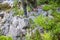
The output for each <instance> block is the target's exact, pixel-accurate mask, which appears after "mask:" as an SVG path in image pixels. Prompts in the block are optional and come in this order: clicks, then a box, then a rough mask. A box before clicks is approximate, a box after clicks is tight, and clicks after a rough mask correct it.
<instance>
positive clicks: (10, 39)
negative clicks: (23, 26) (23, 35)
mask: <svg viewBox="0 0 60 40" xmlns="http://www.w3.org/2000/svg"><path fill="white" fill-rule="evenodd" d="M0 40H12V38H11V37H8V36H0Z"/></svg>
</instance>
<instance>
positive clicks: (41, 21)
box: [34, 15, 54, 30]
mask: <svg viewBox="0 0 60 40" xmlns="http://www.w3.org/2000/svg"><path fill="white" fill-rule="evenodd" d="M34 22H35V23H36V24H37V25H40V26H42V27H43V28H44V29H49V30H50V29H51V28H52V25H53V23H54V22H53V20H52V19H49V18H48V17H45V16H43V15H40V16H38V17H37V18H36V19H35V20H34Z"/></svg>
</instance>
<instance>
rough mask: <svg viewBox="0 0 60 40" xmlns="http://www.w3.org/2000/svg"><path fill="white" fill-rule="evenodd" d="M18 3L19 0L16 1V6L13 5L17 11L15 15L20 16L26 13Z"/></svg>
mask: <svg viewBox="0 0 60 40" xmlns="http://www.w3.org/2000/svg"><path fill="white" fill-rule="evenodd" d="M17 5H18V0H15V1H14V7H13V11H14V12H15V14H14V15H15V16H17V15H18V16H20V15H23V14H24V11H23V10H22V9H19V7H18V6H17Z"/></svg>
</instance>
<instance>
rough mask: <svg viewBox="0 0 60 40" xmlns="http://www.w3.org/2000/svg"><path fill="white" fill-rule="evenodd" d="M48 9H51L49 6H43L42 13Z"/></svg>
mask: <svg viewBox="0 0 60 40" xmlns="http://www.w3.org/2000/svg"><path fill="white" fill-rule="evenodd" d="M50 9H51V5H45V6H43V10H44V11H48V10H50Z"/></svg>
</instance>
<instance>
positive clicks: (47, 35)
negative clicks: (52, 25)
mask: <svg viewBox="0 0 60 40" xmlns="http://www.w3.org/2000/svg"><path fill="white" fill-rule="evenodd" d="M42 36H43V40H52V39H53V36H52V35H51V32H48V33H46V32H44V34H43V35H42Z"/></svg>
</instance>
